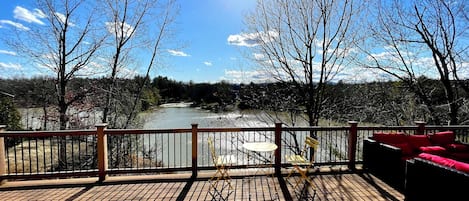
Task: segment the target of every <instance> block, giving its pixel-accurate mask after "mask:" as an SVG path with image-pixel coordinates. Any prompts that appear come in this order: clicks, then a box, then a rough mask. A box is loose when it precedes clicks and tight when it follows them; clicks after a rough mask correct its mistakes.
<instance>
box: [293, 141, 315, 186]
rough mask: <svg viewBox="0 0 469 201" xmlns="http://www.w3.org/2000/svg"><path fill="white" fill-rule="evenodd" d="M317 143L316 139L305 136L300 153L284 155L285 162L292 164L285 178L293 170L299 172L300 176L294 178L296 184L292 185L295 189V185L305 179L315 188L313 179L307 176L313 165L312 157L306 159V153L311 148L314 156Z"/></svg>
mask: <svg viewBox="0 0 469 201" xmlns="http://www.w3.org/2000/svg"><path fill="white" fill-rule="evenodd" d="M318 145H319V141H318V140H316V139H314V138H312V137H309V136H306V140H305V144H304V147H303V149H302V150H301V152H300V154H293V155H287V156H285V157H286V160H287V162H288V163H290V164H292V166H293V168H292V169H291V170H290V173H289V174H288V176H287V180H288V179H289V178H290V176H291V175H292V174H293V173H295V172H297V173H299V174H300V176H301V177H300V179H297V180H296V184H295V186H294V188H295V189H296V187H298V185H299V184H300V183H301V182H303V181H306V182H308V184H309V185H310V186H311V188H312V189H313V190H315V187H314V184H313V181H312V180H311V178H309V176H308V173H309V170H310V168H312V167H313V166H314V157H311V160H308V159H307V156H306V154H308V150H309V149H312V151H313V156H314V153H315V151H316V149H317V147H318ZM303 190H304V189H303ZM303 190H302V194H303V192H304V191H303Z"/></svg>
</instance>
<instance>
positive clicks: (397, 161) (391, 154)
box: [363, 131, 469, 192]
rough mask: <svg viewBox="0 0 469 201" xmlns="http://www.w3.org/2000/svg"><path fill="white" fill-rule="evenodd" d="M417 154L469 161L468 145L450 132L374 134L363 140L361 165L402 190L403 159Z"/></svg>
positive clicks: (403, 182)
mask: <svg viewBox="0 0 469 201" xmlns="http://www.w3.org/2000/svg"><path fill="white" fill-rule="evenodd" d="M420 153H429V154H434V155H439V156H443V157H446V158H450V159H456V160H458V161H469V145H466V144H462V143H459V142H457V141H456V140H455V135H454V133H453V132H452V131H445V132H438V133H434V134H429V135H408V134H405V133H374V134H373V136H372V137H370V138H368V139H365V140H364V142H363V165H364V168H365V170H367V171H368V172H369V173H371V174H373V175H375V176H376V177H378V178H380V179H381V180H383V181H384V182H386V183H387V184H389V185H390V186H392V187H394V188H395V189H397V190H399V191H401V192H403V191H404V189H405V180H406V161H407V160H409V159H414V158H415V157H417V156H418V155H419V154H420Z"/></svg>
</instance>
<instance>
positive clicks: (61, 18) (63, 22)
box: [55, 12, 75, 27]
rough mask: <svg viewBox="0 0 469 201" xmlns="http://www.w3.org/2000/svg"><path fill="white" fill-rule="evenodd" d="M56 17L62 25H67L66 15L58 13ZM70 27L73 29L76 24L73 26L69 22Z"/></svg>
mask: <svg viewBox="0 0 469 201" xmlns="http://www.w3.org/2000/svg"><path fill="white" fill-rule="evenodd" d="M55 16H57V19H59V20H60V22H61V23H62V24H65V20H67V18H66V17H65V15H64V14H62V13H57V12H56V13H55ZM68 25H69V26H71V27H74V26H75V24H73V23H71V22H68Z"/></svg>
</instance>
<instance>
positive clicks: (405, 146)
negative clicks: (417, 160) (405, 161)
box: [391, 142, 414, 155]
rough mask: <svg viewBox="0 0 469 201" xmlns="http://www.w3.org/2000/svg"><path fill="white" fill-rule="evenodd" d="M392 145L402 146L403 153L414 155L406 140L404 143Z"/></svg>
mask: <svg viewBox="0 0 469 201" xmlns="http://www.w3.org/2000/svg"><path fill="white" fill-rule="evenodd" d="M391 145H392V146H395V147H397V148H400V149H401V151H402V155H412V154H413V153H414V152H413V150H412V147H411V146H410V144H409V143H406V142H404V143H399V144H391Z"/></svg>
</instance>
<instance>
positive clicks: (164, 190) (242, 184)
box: [0, 173, 404, 201]
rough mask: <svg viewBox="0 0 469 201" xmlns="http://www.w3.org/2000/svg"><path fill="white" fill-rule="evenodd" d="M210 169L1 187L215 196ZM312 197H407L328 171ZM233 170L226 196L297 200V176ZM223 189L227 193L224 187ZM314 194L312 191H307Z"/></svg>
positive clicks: (366, 178) (129, 196) (362, 177)
mask: <svg viewBox="0 0 469 201" xmlns="http://www.w3.org/2000/svg"><path fill="white" fill-rule="evenodd" d="M207 176H208V175H207V174H205V176H204V174H203V173H201V175H199V177H198V178H197V179H195V180H191V179H190V174H166V175H146V176H113V177H109V178H108V179H106V181H104V182H98V181H97V178H79V179H60V180H36V181H10V182H8V183H6V184H4V185H2V186H1V187H0V198H1V199H2V200H15V201H18V200H212V197H211V196H210V193H209V187H210V183H209V182H208V177H207ZM313 177H314V178H313V181H314V183H315V185H316V194H315V199H314V200H373V201H375V200H393V201H396V200H404V196H403V195H402V194H401V193H400V192H398V191H396V190H394V189H393V188H391V187H389V186H388V185H386V184H385V183H384V182H382V181H381V180H379V179H377V178H376V177H374V176H372V175H370V174H366V173H333V174H332V173H328V174H317V175H315V176H313ZM284 179H285V178H284V177H280V178H277V177H275V178H272V177H267V176H256V177H242V176H233V178H232V180H231V183H232V186H233V187H234V188H233V190H232V193H231V194H230V196H229V199H228V200H298V198H297V196H296V195H297V194H295V192H294V190H293V188H292V187H293V186H292V185H291V183H292V182H294V181H293V180H294V179H295V178H290V179H288V180H287V181H285V180H284ZM226 192H227V191H225V192H224V193H226ZM309 193H310V194H311V195H312V194H314V193H313V192H311V191H310V192H309Z"/></svg>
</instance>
